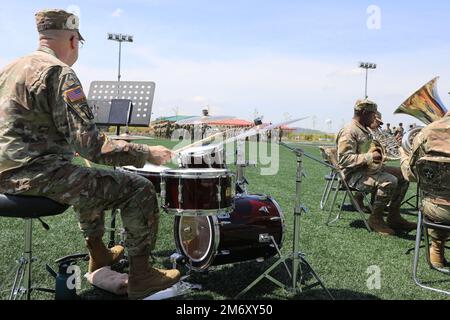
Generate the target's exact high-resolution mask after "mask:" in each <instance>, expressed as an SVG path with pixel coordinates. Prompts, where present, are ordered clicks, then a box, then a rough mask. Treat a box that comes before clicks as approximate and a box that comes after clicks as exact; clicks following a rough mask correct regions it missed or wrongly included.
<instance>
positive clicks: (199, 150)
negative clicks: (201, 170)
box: [180, 145, 223, 157]
mask: <svg viewBox="0 0 450 320" xmlns="http://www.w3.org/2000/svg"><path fill="white" fill-rule="evenodd" d="M222 151H223V147H219V146H216V145H210V146H201V147H192V148H189V149H186V150H184V151H182V152H181V153H180V155H181V156H185V155H195V156H199V157H200V156H202V155H205V154H211V153H217V152H222Z"/></svg>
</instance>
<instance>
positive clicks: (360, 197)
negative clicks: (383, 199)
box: [353, 192, 371, 213]
mask: <svg viewBox="0 0 450 320" xmlns="http://www.w3.org/2000/svg"><path fill="white" fill-rule="evenodd" d="M353 198H354V199H355V202H356V203H357V204H358V205H359V207H360V208H361V210H362V211H363V212H365V213H371V211H370V208H369V207H368V206H366V205H364V195H363V194H362V193H360V192H358V193H356V194H355V196H354V197H353ZM355 209H356V208H355Z"/></svg>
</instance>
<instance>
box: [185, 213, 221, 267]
mask: <svg viewBox="0 0 450 320" xmlns="http://www.w3.org/2000/svg"><path fill="white" fill-rule="evenodd" d="M185 217H188V216H185ZM199 217H200V218H205V216H199ZM182 220H183V216H180V219H179V223H178V235H181V223H182ZM206 221H207V222H208V226H209V229H208V230H209V244H208V247H207V250H206V252H205V254H203V256H202V258H200V259H192V257H188V258H189V261H192V262H196V263H201V262H202V261H203V260H209V259H208V256H209V255H210V253H211V252H212V251H213V237H214V238H215V236H214V235H213V231H214V233H215V230H213V229H214V225H213V222H212V221H211V220H210V219H208V217H206ZM179 241H180V247H181V248H182V249H183V251H184V252H185V253H186V251H187V250H185V249H186V248H185V247H184V245H183V244H182V241H181V239H179Z"/></svg>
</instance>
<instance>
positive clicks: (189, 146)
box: [173, 129, 234, 154]
mask: <svg viewBox="0 0 450 320" xmlns="http://www.w3.org/2000/svg"><path fill="white" fill-rule="evenodd" d="M231 130H234V129H228V130H227V131H221V132H218V133H216V134H213V135H212V136H209V137H206V138H204V139H202V140H199V141H196V142H194V143H191V144H190V145H187V146H185V147H182V148H180V149H177V150H175V151H173V153H175V154H177V153H181V152H183V151H184V150H186V149H189V148H192V147H194V146H196V145H198V144H200V143H203V142H206V141H208V140H211V139H213V138H215V137H217V136H220V135H222V134H226V133H227V132H229V131H231Z"/></svg>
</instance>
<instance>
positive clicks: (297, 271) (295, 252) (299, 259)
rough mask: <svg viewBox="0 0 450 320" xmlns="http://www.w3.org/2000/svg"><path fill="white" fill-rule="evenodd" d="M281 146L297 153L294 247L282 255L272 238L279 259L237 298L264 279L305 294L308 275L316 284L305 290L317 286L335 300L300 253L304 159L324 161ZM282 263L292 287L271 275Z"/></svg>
mask: <svg viewBox="0 0 450 320" xmlns="http://www.w3.org/2000/svg"><path fill="white" fill-rule="evenodd" d="M280 144H281V145H283V146H284V147H286V148H288V149H289V150H291V151H292V152H294V153H295V155H296V156H297V174H296V188H295V194H296V197H295V208H294V237H293V246H292V252H291V253H290V254H287V255H282V254H281V252H280V249H279V248H278V246H277V244H276V242H275V241H274V239H273V237H272V242H273V243H274V245H275V248H276V249H277V251H278V253H279V256H280V257H279V259H278V260H277V261H275V263H274V264H272V266H270V267H269V268H268V269H267V270H266V271H265V272H264V273H263V274H261V275H260V276H259V277H258V278H257V279H256V280H255V281H253V282H252V283H251V284H250V285H248V286H247V287H246V288H245V289H244V290H242V291H241V292H240V293H239V294H238V295H237V296H236V298H239V297H241V296H242V295H244V294H245V293H247V292H248V291H249V290H250V289H251V288H253V287H254V286H255V285H256V284H257V283H259V282H260V281H261V280H262V279H264V278H267V279H268V280H270V281H272V282H273V283H275V284H276V285H278V286H279V287H281V288H283V289H285V290H288V291H292V292H294V293H296V292H303V290H302V285H303V284H304V283H305V281H306V278H307V276H308V275H312V276H313V277H314V278H315V279H316V282H315V283H313V284H311V285H309V286H307V287H305V288H304V289H311V288H313V287H316V286H321V287H322V289H323V290H324V291H325V292H326V294H327V295H328V296H329V298H330V299H332V300H334V297H333V296H332V295H331V293H330V292H329V291H328V289H327V288H326V287H325V285H324V284H323V282H322V280H320V278H319V276H318V275H317V274H316V272H315V271H314V270H313V268H312V267H311V265H310V264H309V262H308V261H307V260H306V258H305V254H304V253H302V252H300V250H299V249H300V248H299V239H300V218H301V215H302V213H303V212H305V213H306V212H307V209H306V208H305V207H304V206H303V205H302V204H301V202H300V194H301V182H302V177H303V175H304V174H303V172H302V162H303V160H302V157H303V156H304V155H305V156H307V157H308V158H312V159H313V160H315V161H319V162H321V163H322V161H320V160H318V159H315V158H313V157H311V156H309V155H306V154H305V153H304V151H303V150H302V149H296V148H292V147H291V146H289V145H287V144H285V143H284V142H280ZM289 259H291V260H292V273H291V272H290V270H289V268H288V267H287V265H286V260H289ZM281 263H283V264H284V265H285V267H286V271H287V273H288V275H289V277H290V278H291V280H292V283H291V284H292V287H289V286H288V285H285V284H283V283H281V282H280V281H278V280H277V279H275V278H273V277H272V276H271V275H270V273H271V272H272V271H273V270H274V269H275V268H276V267H278V266H279V265H280V264H281Z"/></svg>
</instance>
